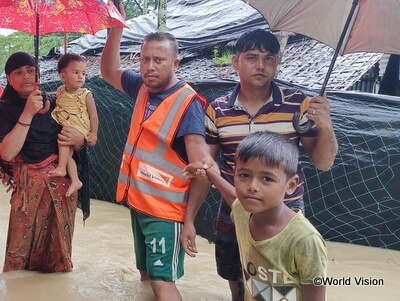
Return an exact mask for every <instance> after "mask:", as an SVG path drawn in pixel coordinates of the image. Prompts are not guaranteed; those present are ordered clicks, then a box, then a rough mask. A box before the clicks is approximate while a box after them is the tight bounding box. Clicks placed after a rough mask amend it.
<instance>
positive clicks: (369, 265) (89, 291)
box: [0, 187, 400, 301]
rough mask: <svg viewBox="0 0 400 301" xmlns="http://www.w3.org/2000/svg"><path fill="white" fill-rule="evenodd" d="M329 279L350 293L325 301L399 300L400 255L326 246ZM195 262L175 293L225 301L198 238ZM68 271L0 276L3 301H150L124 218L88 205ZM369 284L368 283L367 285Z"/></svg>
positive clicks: (0, 206)
mask: <svg viewBox="0 0 400 301" xmlns="http://www.w3.org/2000/svg"><path fill="white" fill-rule="evenodd" d="M9 198H10V196H9V194H6V193H5V188H3V187H0V269H1V270H2V267H3V262H4V250H5V242H6V235H7V225H8V213H9ZM327 245H328V257H329V263H328V274H329V276H332V277H336V278H342V277H345V278H346V279H347V278H348V277H350V281H351V282H350V285H349V286H347V285H341V286H329V287H328V288H327V292H328V300H329V301H343V300H363V301H375V300H400V299H399V297H400V293H399V290H398V284H399V279H400V252H399V251H393V250H385V249H381V248H371V247H364V246H357V245H349V244H343V243H335V242H328V243H327ZM197 248H198V250H199V253H198V255H197V256H196V257H195V258H190V257H188V256H186V258H185V275H184V277H183V278H181V279H180V280H178V281H177V286H178V288H179V290H180V291H181V293H182V296H183V298H184V299H185V301H201V300H204V301H206V300H207V301H208V300H210V301H211V300H212V301H229V300H230V298H229V296H230V293H229V289H228V285H227V283H226V282H225V281H224V280H222V279H221V278H220V277H219V276H218V275H217V273H216V268H215V260H214V245H213V244H210V243H209V242H208V241H207V240H205V239H204V238H202V237H200V236H198V237H197ZM72 258H73V262H74V270H73V272H71V273H57V274H41V273H37V272H30V271H17V272H9V273H2V274H1V273H0V300H1V301H26V300H29V301H50V300H51V301H53V300H58V301H111V300H116V301H124V300H130V301H132V300H135V301H150V300H154V299H153V297H152V292H151V288H150V285H149V284H148V282H140V280H139V273H138V272H137V270H136V268H135V258H134V253H133V239H132V232H131V228H130V215H129V210H128V209H127V208H125V207H123V206H120V205H116V204H112V203H109V202H105V201H99V200H92V203H91V216H90V217H89V219H88V220H87V221H86V224H85V225H84V224H83V222H82V213H81V211H80V210H78V212H77V216H76V225H75V234H74V241H73V257H72ZM360 277H364V278H365V279H366V278H368V279H370V280H375V279H383V285H382V286H377V285H364V286H361V285H358V284H357V283H356V280H358V279H360ZM370 282H371V281H370Z"/></svg>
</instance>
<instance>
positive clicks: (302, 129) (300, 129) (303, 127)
mask: <svg viewBox="0 0 400 301" xmlns="http://www.w3.org/2000/svg"><path fill="white" fill-rule="evenodd" d="M292 124H293V127H294V129H295V130H296V132H297V133H299V134H304V133H306V132H308V131H309V130H310V129H311V128H312V126H313V125H314V122H313V121H311V120H308V121H307V122H306V123H305V124H303V125H300V113H299V112H294V116H293V120H292Z"/></svg>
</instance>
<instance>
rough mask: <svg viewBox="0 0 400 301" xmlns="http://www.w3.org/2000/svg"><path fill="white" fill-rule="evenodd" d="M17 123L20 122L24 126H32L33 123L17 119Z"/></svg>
mask: <svg viewBox="0 0 400 301" xmlns="http://www.w3.org/2000/svg"><path fill="white" fill-rule="evenodd" d="M17 123H18V124H20V125H22V126H31V124H30V123H23V122H21V121H19V120H18V121H17Z"/></svg>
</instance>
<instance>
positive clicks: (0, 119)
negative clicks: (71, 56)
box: [0, 52, 86, 272]
mask: <svg viewBox="0 0 400 301" xmlns="http://www.w3.org/2000/svg"><path fill="white" fill-rule="evenodd" d="M5 73H6V76H7V85H6V87H5V89H4V91H3V94H2V96H1V100H0V156H1V160H2V161H3V164H2V165H1V166H3V172H7V173H8V174H9V176H10V177H11V179H12V180H11V181H8V183H9V184H11V185H12V187H13V192H12V195H11V201H10V203H11V210H10V217H9V227H8V236H7V246H6V254H5V262H4V267H3V271H4V272H8V271H14V270H32V271H41V272H68V271H71V270H72V266H73V265H72V260H71V254H72V236H73V231H74V222H75V213H76V208H77V202H78V201H77V194H76V193H75V194H74V195H73V196H71V197H69V198H68V197H66V196H65V193H66V191H67V189H68V186H69V180H68V178H67V177H51V176H49V175H48V172H49V171H50V170H52V169H54V168H55V166H56V164H57V158H58V157H57V139H58V140H59V142H61V143H63V144H64V145H73V146H74V148H75V149H76V150H78V149H80V148H82V147H85V145H86V143H85V140H84V138H83V136H82V135H81V134H80V133H79V132H78V131H77V130H75V129H73V128H72V127H64V128H62V129H61V127H60V126H59V125H58V124H57V123H56V122H55V121H54V119H53V118H52V117H51V111H52V110H53V109H54V107H55V98H54V97H52V96H48V95H45V94H42V92H41V91H39V89H38V87H37V85H36V83H35V74H36V66H35V60H34V58H33V57H32V56H31V55H30V54H28V53H25V52H16V53H14V54H12V55H11V56H10V57H9V59H8V60H7V62H6V64H5ZM44 104H46V105H44ZM46 111H47V112H46ZM60 130H61V132H60ZM4 167H6V168H4ZM4 169H6V170H4Z"/></svg>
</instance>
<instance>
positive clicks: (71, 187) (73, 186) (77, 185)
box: [65, 181, 83, 197]
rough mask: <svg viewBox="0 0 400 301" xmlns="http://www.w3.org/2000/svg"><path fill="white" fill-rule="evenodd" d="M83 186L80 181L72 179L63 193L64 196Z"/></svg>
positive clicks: (68, 195)
mask: <svg viewBox="0 0 400 301" xmlns="http://www.w3.org/2000/svg"><path fill="white" fill-rule="evenodd" d="M82 186H83V184H82V182H81V181H72V182H71V184H70V185H69V188H68V190H67V193H66V194H65V196H66V197H70V196H71V195H73V194H74V193H75V192H76V191H78V190H79V189H81V187H82Z"/></svg>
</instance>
